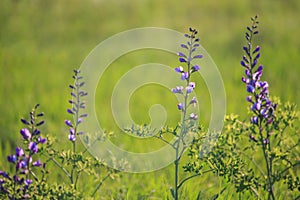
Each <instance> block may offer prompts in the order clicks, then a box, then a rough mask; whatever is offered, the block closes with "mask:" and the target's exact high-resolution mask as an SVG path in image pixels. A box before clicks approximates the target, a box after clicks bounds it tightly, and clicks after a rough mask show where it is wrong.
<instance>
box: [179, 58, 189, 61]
mask: <svg viewBox="0 0 300 200" xmlns="http://www.w3.org/2000/svg"><path fill="white" fill-rule="evenodd" d="M179 61H180V62H187V61H186V59H184V58H179Z"/></svg>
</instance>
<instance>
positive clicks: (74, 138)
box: [69, 134, 76, 142]
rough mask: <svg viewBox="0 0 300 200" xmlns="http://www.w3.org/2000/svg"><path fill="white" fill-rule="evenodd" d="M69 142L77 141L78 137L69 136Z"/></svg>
mask: <svg viewBox="0 0 300 200" xmlns="http://www.w3.org/2000/svg"><path fill="white" fill-rule="evenodd" d="M69 140H70V141H72V142H74V141H75V140H76V135H73V134H69Z"/></svg>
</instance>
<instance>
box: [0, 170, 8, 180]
mask: <svg viewBox="0 0 300 200" xmlns="http://www.w3.org/2000/svg"><path fill="white" fill-rule="evenodd" d="M0 176H2V177H4V178H8V179H10V178H9V176H8V174H7V173H6V172H4V171H1V170H0Z"/></svg>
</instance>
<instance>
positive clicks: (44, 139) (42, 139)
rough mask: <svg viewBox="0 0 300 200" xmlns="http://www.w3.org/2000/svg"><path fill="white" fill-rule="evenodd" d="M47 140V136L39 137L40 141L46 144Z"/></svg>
mask: <svg viewBox="0 0 300 200" xmlns="http://www.w3.org/2000/svg"><path fill="white" fill-rule="evenodd" d="M46 141H47V138H42V137H41V136H39V137H38V142H39V143H41V144H45V142H46Z"/></svg>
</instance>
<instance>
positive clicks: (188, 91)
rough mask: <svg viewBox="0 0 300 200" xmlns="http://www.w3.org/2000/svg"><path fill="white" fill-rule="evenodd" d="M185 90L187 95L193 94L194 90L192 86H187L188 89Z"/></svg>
mask: <svg viewBox="0 0 300 200" xmlns="http://www.w3.org/2000/svg"><path fill="white" fill-rule="evenodd" d="M185 90H186V93H187V94H189V93H191V92H193V90H194V88H193V87H191V86H187V87H186V88H185Z"/></svg>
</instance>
